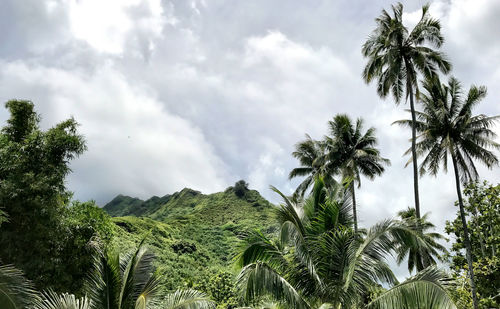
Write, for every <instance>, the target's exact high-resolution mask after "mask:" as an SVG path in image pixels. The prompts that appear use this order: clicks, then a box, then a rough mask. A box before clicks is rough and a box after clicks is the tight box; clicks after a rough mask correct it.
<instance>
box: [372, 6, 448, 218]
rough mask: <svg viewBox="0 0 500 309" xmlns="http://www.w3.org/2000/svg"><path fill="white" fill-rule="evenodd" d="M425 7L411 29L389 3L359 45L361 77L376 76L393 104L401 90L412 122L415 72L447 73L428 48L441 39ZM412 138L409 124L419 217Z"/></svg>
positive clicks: (380, 89)
mask: <svg viewBox="0 0 500 309" xmlns="http://www.w3.org/2000/svg"><path fill="white" fill-rule="evenodd" d="M428 10H429V6H428V5H425V6H423V7H422V17H421V19H420V21H419V22H418V23H417V25H416V26H415V27H414V28H413V29H412V30H411V31H408V28H406V27H405V26H404V25H403V5H402V4H401V3H398V4H397V5H394V6H392V11H393V13H394V16H391V15H390V14H389V13H388V12H387V11H386V10H382V14H381V15H380V16H379V17H378V18H377V19H376V20H375V21H376V23H377V28H376V29H375V30H374V31H373V33H372V34H371V35H370V36H369V38H368V40H367V41H366V42H365V44H364V45H363V48H362V53H363V56H365V57H367V58H368V63H367V64H366V66H365V68H364V71H363V79H364V80H365V81H366V82H367V83H370V82H371V81H373V80H374V79H377V93H378V94H379V96H380V97H382V98H385V97H386V96H387V95H388V94H389V93H392V95H393V97H394V99H395V101H396V104H399V102H400V101H401V98H402V97H403V94H405V98H406V99H408V98H409V99H410V110H411V116H412V121H413V123H415V121H416V116H415V106H414V95H415V94H417V95H418V93H419V90H418V83H417V79H418V73H421V74H423V75H424V76H430V75H435V74H436V72H437V71H438V70H439V71H441V72H443V73H447V72H449V71H450V69H451V64H450V63H449V62H448V61H447V60H446V59H445V56H444V55H443V54H442V53H440V52H438V51H436V50H434V49H433V48H431V47H434V48H439V47H441V45H442V44H443V41H444V39H443V36H442V35H441V25H440V23H439V20H436V19H433V18H431V17H429V15H428ZM415 139H416V131H415V128H414V127H412V146H411V151H412V160H413V189H414V195H415V209H416V212H417V218H420V202H419V195H418V170H417V169H418V167H417V155H416V148H415Z"/></svg>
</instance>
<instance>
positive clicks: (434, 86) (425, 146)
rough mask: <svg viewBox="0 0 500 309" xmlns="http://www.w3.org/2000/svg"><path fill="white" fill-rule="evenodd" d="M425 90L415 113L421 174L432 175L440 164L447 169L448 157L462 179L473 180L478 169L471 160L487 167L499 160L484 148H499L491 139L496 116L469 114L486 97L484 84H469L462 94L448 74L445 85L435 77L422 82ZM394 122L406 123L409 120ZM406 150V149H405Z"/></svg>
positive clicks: (459, 86)
mask: <svg viewBox="0 0 500 309" xmlns="http://www.w3.org/2000/svg"><path fill="white" fill-rule="evenodd" d="M423 87H424V89H425V90H426V92H425V93H424V94H422V95H421V100H422V103H423V111H421V112H417V117H418V121H417V122H416V129H417V131H418V132H419V136H418V140H417V145H416V146H417V155H419V156H421V155H425V158H424V160H423V161H422V164H421V167H420V173H421V174H424V173H426V172H430V173H431V174H433V175H435V174H437V173H438V171H439V169H440V167H441V165H442V166H443V168H444V170H445V171H446V170H447V165H448V164H447V163H448V156H452V157H454V158H455V159H456V161H457V167H458V169H459V174H460V176H461V180H462V182H464V183H465V182H468V181H470V180H475V179H477V177H478V172H477V169H476V166H475V164H474V160H478V161H480V162H482V163H484V164H485V165H486V166H487V167H492V166H493V165H496V164H498V159H497V158H496V156H495V155H494V154H493V152H492V151H490V150H488V149H487V148H489V147H493V148H497V149H499V148H500V145H499V144H498V143H496V142H495V141H494V138H495V137H496V134H495V132H493V130H491V127H492V125H493V124H494V122H495V120H496V119H498V117H499V116H493V117H488V116H485V115H482V114H480V115H475V116H473V115H472V109H473V108H474V107H476V106H477V105H478V104H479V102H481V100H482V99H483V98H484V97H485V96H486V88H485V87H476V86H472V87H471V88H470V89H469V91H468V93H467V94H466V95H465V96H464V94H463V91H462V86H461V84H460V82H459V81H458V80H457V79H456V78H454V77H451V78H450V79H449V81H448V84H447V85H442V84H441V83H440V82H439V79H437V78H435V77H434V78H429V79H426V80H425V81H424V82H423ZM395 123H397V124H400V125H403V126H409V125H410V124H411V122H410V121H409V120H400V121H396V122H395ZM407 153H408V151H407Z"/></svg>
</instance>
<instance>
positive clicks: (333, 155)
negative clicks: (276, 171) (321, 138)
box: [325, 114, 390, 231]
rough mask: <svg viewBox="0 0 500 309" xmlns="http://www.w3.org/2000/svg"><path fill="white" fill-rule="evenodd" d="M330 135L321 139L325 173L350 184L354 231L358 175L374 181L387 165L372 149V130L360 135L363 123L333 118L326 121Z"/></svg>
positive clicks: (376, 150) (359, 181)
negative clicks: (324, 150) (323, 141)
mask: <svg viewBox="0 0 500 309" xmlns="http://www.w3.org/2000/svg"><path fill="white" fill-rule="evenodd" d="M328 124H329V127H330V136H326V137H325V145H326V156H327V158H328V159H327V160H326V168H325V169H326V170H327V171H332V173H335V172H337V171H338V172H340V174H341V176H342V179H344V180H346V179H347V180H348V182H350V185H349V188H350V191H351V197H352V213H353V218H354V230H355V231H357V230H358V219H357V218H358V216H357V210H356V194H355V186H356V185H357V186H358V188H359V187H360V186H361V175H363V176H365V177H367V178H368V179H374V178H375V176H379V175H381V174H382V173H383V172H384V170H385V168H384V165H390V161H389V160H388V159H385V158H382V157H381V156H380V151H379V150H378V149H377V148H375V146H376V145H377V138H376V137H375V129H374V128H369V129H368V130H367V131H366V132H364V133H363V120H362V119H361V118H358V119H357V120H356V124H355V125H353V123H352V121H351V119H350V118H349V116H347V115H345V114H339V115H336V116H335V117H334V118H333V120H332V121H329V122H328Z"/></svg>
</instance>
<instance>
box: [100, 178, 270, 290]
mask: <svg viewBox="0 0 500 309" xmlns="http://www.w3.org/2000/svg"><path fill="white" fill-rule="evenodd" d="M273 208H274V206H273V205H272V204H271V203H269V202H268V201H267V200H266V199H264V198H263V197H262V196H261V195H260V194H259V192H257V191H255V190H246V191H245V192H244V194H243V195H241V196H238V195H237V193H236V192H235V189H234V187H229V188H228V189H226V190H225V191H224V192H218V193H214V194H209V195H205V194H202V193H201V192H199V191H195V190H192V189H188V188H186V189H183V190H181V191H180V192H176V193H174V194H172V195H166V196H164V197H161V198H159V197H152V198H150V199H148V200H146V201H142V200H140V199H138V198H132V197H128V196H124V195H118V196H117V197H115V198H114V199H113V200H112V201H111V202H109V203H108V204H106V205H105V206H104V210H106V211H107V212H108V213H109V214H110V215H112V216H114V218H113V222H114V223H115V225H116V229H115V238H114V244H115V246H117V247H120V248H124V249H127V248H131V247H134V245H137V244H138V243H139V242H140V241H141V239H143V238H144V236H145V235H147V234H148V233H149V236H148V237H146V239H147V240H146V242H147V244H148V246H149V247H150V248H151V249H152V250H153V251H154V252H155V254H156V255H157V257H158V259H157V261H156V263H157V266H158V270H159V271H160V272H162V273H164V274H166V276H164V278H165V280H166V282H165V285H164V287H165V288H166V289H168V290H173V289H175V288H178V287H181V286H185V285H187V286H191V285H198V284H201V282H202V281H203V280H207V279H208V278H210V277H212V276H214V275H216V274H217V273H219V272H222V271H228V270H230V269H232V268H231V265H232V257H234V256H235V254H236V250H237V247H238V246H237V244H238V241H239V239H241V238H243V237H245V236H246V235H247V234H248V233H249V232H251V231H254V230H255V229H258V230H260V231H262V232H263V233H265V234H271V233H273V232H275V231H276V229H277V227H276V225H275V224H276V223H275V222H276V221H275V220H274V212H273Z"/></svg>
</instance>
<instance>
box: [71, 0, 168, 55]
mask: <svg viewBox="0 0 500 309" xmlns="http://www.w3.org/2000/svg"><path fill="white" fill-rule="evenodd" d="M164 13H165V12H164V9H163V7H162V5H161V1H160V0H109V1H99V0H86V1H76V0H71V1H70V3H69V20H70V27H71V31H72V33H73V35H74V37H75V38H77V39H80V40H84V41H86V42H87V43H88V44H90V45H91V46H92V47H94V48H95V49H97V50H98V51H101V52H106V53H111V54H122V53H123V52H124V49H125V48H126V44H127V41H130V40H132V41H134V40H135V41H138V40H144V42H137V43H138V44H145V45H146V48H147V49H148V50H149V49H153V47H154V40H155V39H158V38H160V37H161V35H162V30H163V27H164V25H165V24H166V23H170V24H175V23H176V19H175V18H174V17H173V16H172V15H170V16H165V14H164Z"/></svg>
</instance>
